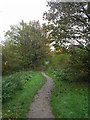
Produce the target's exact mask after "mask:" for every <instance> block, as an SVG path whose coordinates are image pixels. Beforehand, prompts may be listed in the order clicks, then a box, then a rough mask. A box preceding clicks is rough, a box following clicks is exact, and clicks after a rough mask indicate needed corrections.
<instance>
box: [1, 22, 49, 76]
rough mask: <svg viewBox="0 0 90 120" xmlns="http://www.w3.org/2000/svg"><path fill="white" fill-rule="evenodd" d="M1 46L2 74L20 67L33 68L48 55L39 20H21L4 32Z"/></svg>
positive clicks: (46, 43) (46, 42)
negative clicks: (3, 41)
mask: <svg viewBox="0 0 90 120" xmlns="http://www.w3.org/2000/svg"><path fill="white" fill-rule="evenodd" d="M5 36H6V41H5V43H4V46H3V48H2V52H3V56H2V59H3V74H6V73H8V72H11V71H17V70H20V69H26V68H27V69H28V68H35V67H37V66H40V65H42V64H43V63H44V61H45V59H46V58H47V56H48V55H49V45H48V40H47V37H46V33H45V30H44V28H43V27H41V26H40V24H39V22H38V21H37V22H36V21H33V22H29V23H28V24H27V23H25V22H24V21H21V22H20V23H19V25H16V26H11V29H10V30H8V31H7V32H6V35H5Z"/></svg>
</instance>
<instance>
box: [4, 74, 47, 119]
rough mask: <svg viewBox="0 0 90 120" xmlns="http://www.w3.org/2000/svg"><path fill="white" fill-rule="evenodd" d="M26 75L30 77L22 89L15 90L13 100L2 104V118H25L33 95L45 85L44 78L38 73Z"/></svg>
mask: <svg viewBox="0 0 90 120" xmlns="http://www.w3.org/2000/svg"><path fill="white" fill-rule="evenodd" d="M22 74H24V72H23V73H22ZM28 74H30V75H31V77H30V78H29V79H28V81H27V82H26V83H25V84H24V85H23V89H22V90H20V89H19V90H17V91H16V92H15V95H13V98H12V99H11V100H8V101H7V102H5V103H4V104H3V118H25V117H26V114H27V113H28V111H29V106H30V104H31V102H32V101H33V99H34V96H35V94H36V93H37V91H38V90H39V89H40V88H41V87H42V85H43V84H44V83H45V78H43V77H42V75H41V73H40V72H31V73H29V72H28ZM28 74H27V75H28ZM20 75H21V74H20ZM12 76H13V75H12ZM7 78H8V77H7ZM24 79H27V78H24Z"/></svg>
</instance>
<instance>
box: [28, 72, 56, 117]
mask: <svg viewBox="0 0 90 120" xmlns="http://www.w3.org/2000/svg"><path fill="white" fill-rule="evenodd" d="M42 75H43V77H45V78H46V80H47V81H46V83H45V84H44V86H43V87H42V88H41V89H40V90H39V91H38V93H37V95H36V96H35V100H34V102H32V104H31V106H30V111H29V112H28V114H27V118H54V115H53V114H52V111H51V107H50V96H51V92H52V90H53V89H54V87H55V84H54V82H53V80H52V79H51V78H50V77H48V76H47V75H46V74H45V73H44V72H42Z"/></svg>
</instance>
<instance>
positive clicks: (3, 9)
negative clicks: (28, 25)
mask: <svg viewBox="0 0 90 120" xmlns="http://www.w3.org/2000/svg"><path fill="white" fill-rule="evenodd" d="M46 5H47V0H0V40H3V39H4V33H5V32H6V31H7V30H9V29H10V25H16V24H18V23H19V22H20V21H21V20H24V21H25V22H29V21H32V20H39V21H40V23H41V24H42V23H43V18H42V16H43V12H45V11H46V10H47V7H46Z"/></svg>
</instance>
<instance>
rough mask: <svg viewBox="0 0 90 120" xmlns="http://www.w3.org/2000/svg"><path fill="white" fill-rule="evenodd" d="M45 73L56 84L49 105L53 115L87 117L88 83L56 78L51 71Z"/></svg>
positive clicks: (57, 116)
mask: <svg viewBox="0 0 90 120" xmlns="http://www.w3.org/2000/svg"><path fill="white" fill-rule="evenodd" d="M47 74H48V75H49V76H51V77H52V78H53V80H54V82H55V84H56V87H55V89H54V91H53V93H52V96H51V107H52V110H53V114H54V115H55V117H56V118H88V84H87V83H75V82H67V81H66V80H64V79H63V78H59V80H58V79H57V77H56V74H55V72H52V71H49V72H47ZM61 74H62V73H61ZM64 78H65V77H64ZM61 79H62V80H61Z"/></svg>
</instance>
